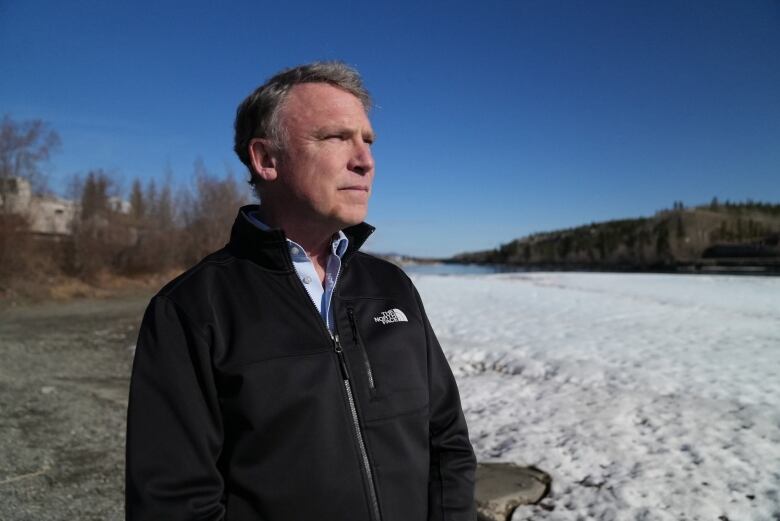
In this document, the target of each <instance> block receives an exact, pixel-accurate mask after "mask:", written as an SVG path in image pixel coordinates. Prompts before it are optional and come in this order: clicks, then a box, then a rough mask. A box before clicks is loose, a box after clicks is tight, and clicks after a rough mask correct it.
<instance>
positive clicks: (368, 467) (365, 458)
mask: <svg viewBox="0 0 780 521" xmlns="http://www.w3.org/2000/svg"><path fill="white" fill-rule="evenodd" d="M333 349H334V350H335V351H336V354H337V355H338V357H339V365H340V366H341V377H342V378H343V379H344V388H345V389H346V391H347V399H348V400H349V409H350V411H351V412H352V422H353V423H354V424H355V435H356V436H357V442H358V447H359V448H360V457H361V458H362V460H363V468H364V470H365V471H366V478H367V481H368V492H369V495H370V496H371V508H372V510H373V514H374V518H375V519H376V520H377V521H380V520H381V519H382V517H381V516H380V515H379V501H378V500H377V495H376V489H375V488H374V477H373V474H372V472H371V462H370V461H369V460H368V451H366V444H365V443H364V442H363V432H362V430H361V429H360V421H359V420H358V415H357V408H356V407H355V398H354V396H353V395H352V386H351V385H350V378H349V371H348V370H347V361H346V360H345V359H344V350H343V349H342V348H341V342H339V335H338V334H335V335H333Z"/></svg>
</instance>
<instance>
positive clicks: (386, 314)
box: [374, 309, 409, 324]
mask: <svg viewBox="0 0 780 521" xmlns="http://www.w3.org/2000/svg"><path fill="white" fill-rule="evenodd" d="M374 322H381V323H382V324H392V323H393V322H409V319H408V318H406V315H405V314H404V312H403V311H401V310H400V309H389V310H387V311H382V314H381V315H379V316H378V317H374Z"/></svg>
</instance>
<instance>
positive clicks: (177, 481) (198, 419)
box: [125, 296, 224, 521]
mask: <svg viewBox="0 0 780 521" xmlns="http://www.w3.org/2000/svg"><path fill="white" fill-rule="evenodd" d="M221 447H222V421H221V417H220V413H219V403H218V400H217V393H216V388H215V385H214V378H213V374H212V370H211V360H210V356H209V345H208V343H207V342H206V341H205V335H204V332H203V331H202V330H199V329H196V328H195V327H194V326H193V325H192V324H190V323H189V320H188V319H187V317H186V316H185V315H184V314H183V312H182V311H181V310H180V309H178V308H177V307H176V306H175V304H173V303H172V302H171V301H170V300H169V299H168V298H166V297H164V296H157V297H155V298H154V299H153V300H152V302H151V303H150V304H149V307H148V308H147V310H146V314H145V315H144V319H143V323H142V325H141V331H140V333H139V336H138V344H137V347H136V351H135V359H134V361H133V374H132V379H131V382H130V402H129V406H128V412H127V453H126V483H125V512H126V519H127V520H128V521H141V520H152V519H154V520H160V519H165V520H166V521H177V520H182V521H184V520H187V521H193V520H204V521H205V520H209V521H211V520H214V521H216V520H219V519H222V517H223V515H224V507H223V505H222V503H221V499H222V489H223V483H222V477H221V475H220V473H219V471H218V470H217V458H218V457H219V454H220V450H221Z"/></svg>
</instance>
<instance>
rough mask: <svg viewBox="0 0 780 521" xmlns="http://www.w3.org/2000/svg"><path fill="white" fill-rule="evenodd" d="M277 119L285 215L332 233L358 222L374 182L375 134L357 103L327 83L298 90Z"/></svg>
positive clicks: (279, 167)
mask: <svg viewBox="0 0 780 521" xmlns="http://www.w3.org/2000/svg"><path fill="white" fill-rule="evenodd" d="M279 118H280V120H279V122H280V124H281V125H282V127H283V128H285V130H286V139H285V143H284V144H283V148H284V149H283V152H282V154H281V156H280V158H279V160H278V162H277V164H276V170H277V174H278V179H277V182H279V183H281V186H279V188H282V190H283V192H282V195H283V196H284V198H285V199H286V202H287V203H288V208H289V211H290V212H295V213H296V217H297V218H298V219H307V220H309V221H311V220H314V221H316V223H317V224H322V225H326V226H332V227H333V228H334V230H336V229H340V228H344V227H346V226H351V225H353V224H357V223H359V222H361V221H363V220H364V219H365V216H366V212H367V211H368V198H369V196H370V194H371V183H372V182H373V180H374V159H373V157H372V155H371V143H372V142H373V141H374V132H373V130H372V129H371V123H370V122H369V121H368V116H367V115H366V112H365V110H364V109H363V105H362V103H361V102H360V100H359V99H358V98H356V97H355V96H353V95H352V94H350V93H348V92H346V91H343V90H341V89H338V88H336V87H333V86H331V85H329V84H327V83H304V84H299V85H296V86H294V87H293V88H292V89H291V90H290V92H289V94H288V96H287V99H286V101H285V104H284V105H283V106H282V107H281V112H280V114H279ZM277 193H278V192H277Z"/></svg>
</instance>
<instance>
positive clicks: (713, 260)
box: [452, 199, 780, 270]
mask: <svg viewBox="0 0 780 521" xmlns="http://www.w3.org/2000/svg"><path fill="white" fill-rule="evenodd" d="M779 242H780V204H769V203H759V202H752V201H747V202H742V203H732V202H723V203H721V202H719V201H718V200H717V199H713V201H712V202H711V203H710V204H708V205H702V206H697V207H685V206H684V205H683V203H680V202H678V203H675V204H674V206H673V207H672V209H667V210H661V211H659V212H657V213H656V214H655V215H654V216H653V217H641V218H636V219H621V220H615V221H607V222H601V223H592V224H589V225H585V226H578V227H576V228H569V229H565V230H557V231H552V232H544V233H536V234H533V235H530V236H528V237H523V238H520V239H516V240H514V241H512V242H509V243H507V244H503V245H501V246H500V247H499V248H497V249H495V250H490V251H481V252H473V253H464V254H460V255H457V256H455V257H454V258H453V259H452V260H453V261H457V262H477V263H497V264H510V265H518V266H528V267H543V266H545V267H556V266H557V267H561V268H567V267H572V268H593V269H627V270H632V269H636V270H643V269H670V268H675V267H680V266H694V267H695V266H697V265H732V266H746V265H759V266H767V265H774V266H780V245H779V244H778V243H779Z"/></svg>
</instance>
